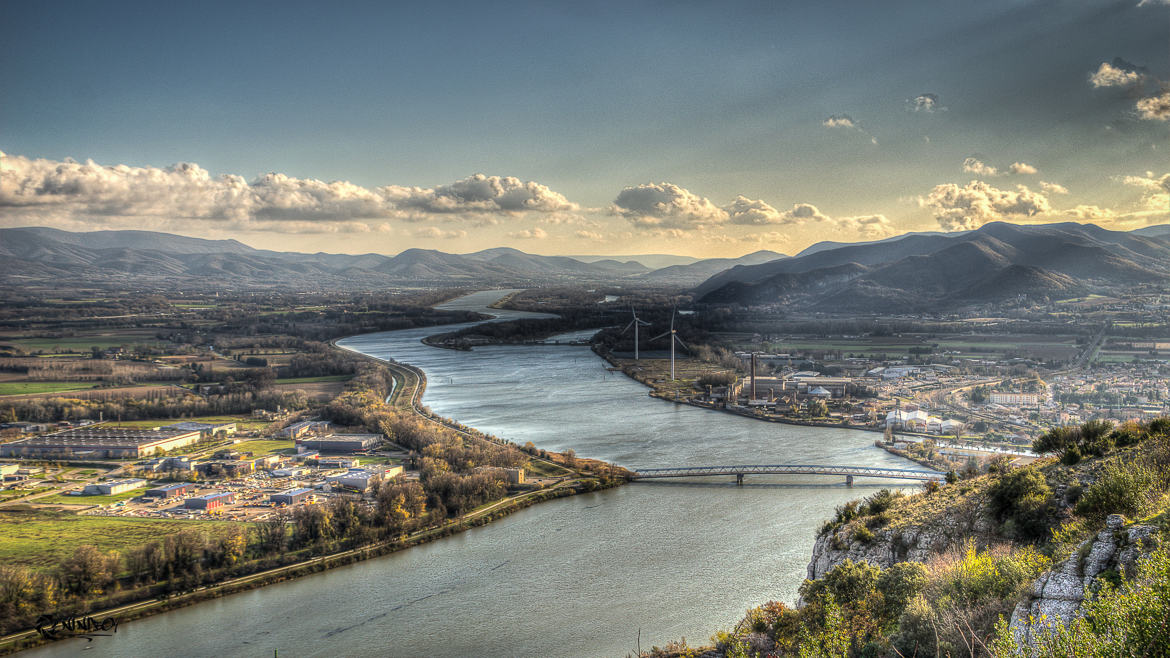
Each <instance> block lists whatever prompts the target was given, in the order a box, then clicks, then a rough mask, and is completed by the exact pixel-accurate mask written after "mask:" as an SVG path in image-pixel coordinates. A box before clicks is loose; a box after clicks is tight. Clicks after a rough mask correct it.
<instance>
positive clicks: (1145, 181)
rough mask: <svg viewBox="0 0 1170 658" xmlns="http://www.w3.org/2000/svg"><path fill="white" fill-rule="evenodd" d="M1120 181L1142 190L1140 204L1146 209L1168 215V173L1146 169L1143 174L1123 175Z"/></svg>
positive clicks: (1169, 192)
mask: <svg viewBox="0 0 1170 658" xmlns="http://www.w3.org/2000/svg"><path fill="white" fill-rule="evenodd" d="M1121 182H1122V183H1124V184H1125V185H1129V186H1132V187H1137V188H1139V189H1141V190H1142V200H1141V204H1142V206H1143V207H1144V208H1145V209H1146V210H1148V211H1151V212H1153V213H1155V214H1162V215H1170V173H1168V174H1162V175H1157V174H1155V173H1154V172H1152V171H1147V172H1146V175H1145V176H1123V177H1122V178H1121Z"/></svg>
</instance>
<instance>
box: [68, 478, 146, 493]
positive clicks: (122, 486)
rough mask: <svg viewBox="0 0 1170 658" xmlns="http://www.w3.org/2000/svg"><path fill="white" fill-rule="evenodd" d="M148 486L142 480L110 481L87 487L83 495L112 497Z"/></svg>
mask: <svg viewBox="0 0 1170 658" xmlns="http://www.w3.org/2000/svg"><path fill="white" fill-rule="evenodd" d="M144 486H146V480H143V479H141V478H133V479H130V480H110V481H109V482H98V483H97V484H87V485H85V490H84V491H82V493H84V494H87V495H90V496H94V495H100V496H112V495H114V494H120V493H123V492H126V491H133V490H134V489H137V488H139V487H144Z"/></svg>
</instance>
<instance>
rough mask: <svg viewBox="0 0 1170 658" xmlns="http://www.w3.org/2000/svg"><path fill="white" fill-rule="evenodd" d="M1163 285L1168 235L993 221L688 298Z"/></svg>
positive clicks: (1042, 293) (946, 300)
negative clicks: (963, 230) (974, 228)
mask: <svg viewBox="0 0 1170 658" xmlns="http://www.w3.org/2000/svg"><path fill="white" fill-rule="evenodd" d="M1150 228H1155V229H1156V228H1159V227H1150ZM814 246H815V245H814ZM1168 283H1170V232H1167V231H1159V230H1153V231H1150V230H1144V231H1133V232H1123V231H1110V230H1107V229H1103V228H1101V227H1099V226H1096V225H1093V224H1076V223H1061V224H1044V225H1016V224H1008V223H1004V222H993V223H990V224H986V225H984V226H982V227H980V228H979V229H977V230H973V231H966V232H963V233H910V234H906V235H903V236H898V237H896V238H892V239H887V240H883V241H879V242H868V243H858V244H851V245H840V246H831V247H829V248H825V249H813V248H809V249H806V250H805V251H803V252H801V253H800V254H798V255H796V256H795V257H792V258H786V259H782V260H774V261H771V262H768V263H763V264H758V265H739V266H735V267H731V268H729V269H727V270H724V271H722V272H720V273H718V274H716V275H714V276H712V277H711V278H709V279H708V280H706V281H704V282H703V283H702V284H700V285H699V286H698V287H696V288H695V290H694V293H695V297H696V299H697V300H699V301H700V302H701V303H708V304H741V305H772V304H783V305H785V306H786V307H788V308H793V309H803V310H811V311H823V312H832V311H845V312H889V311H890V310H891V309H894V310H905V311H915V312H921V311H929V310H931V309H945V308H953V307H957V306H963V305H967V304H972V303H981V302H994V301H998V300H1008V299H1012V298H1017V297H1019V296H1022V295H1023V296H1028V297H1029V298H1032V299H1040V298H1047V299H1066V298H1071V297H1076V296H1079V295H1082V294H1085V293H1086V292H1097V291H1108V290H1118V289H1124V288H1132V287H1133V286H1138V285H1142V284H1157V285H1162V286H1164V285H1166V284H1168Z"/></svg>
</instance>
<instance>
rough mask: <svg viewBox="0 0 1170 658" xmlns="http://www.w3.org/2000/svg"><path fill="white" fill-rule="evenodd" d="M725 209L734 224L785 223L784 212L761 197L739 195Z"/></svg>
mask: <svg viewBox="0 0 1170 658" xmlns="http://www.w3.org/2000/svg"><path fill="white" fill-rule="evenodd" d="M724 210H725V211H726V212H727V214H728V217H729V218H730V219H731V223H732V224H746V225H749V226H761V225H764V224H784V223H786V222H785V219H784V214H783V213H781V212H780V211H779V210H776V209H775V208H773V207H772V206H770V205H768V204H767V203H765V202H763V201H761V200H759V199H754V200H753V199H749V198H747V197H745V196H742V195H740V196H737V197H735V200H734V201H732V202H731V204H730V205H728V206H727V207H726V208H724Z"/></svg>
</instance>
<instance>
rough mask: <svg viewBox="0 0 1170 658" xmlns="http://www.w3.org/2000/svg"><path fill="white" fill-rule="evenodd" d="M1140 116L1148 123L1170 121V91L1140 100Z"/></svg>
mask: <svg viewBox="0 0 1170 658" xmlns="http://www.w3.org/2000/svg"><path fill="white" fill-rule="evenodd" d="M1135 107H1136V108H1137V112H1138V116H1139V117H1141V118H1142V119H1146V120H1148V121H1166V120H1167V119H1170V90H1166V91H1163V92H1162V93H1160V94H1158V95H1156V96H1150V97H1148V98H1142V99H1140V100H1138V102H1137V105H1136V106H1135Z"/></svg>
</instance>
